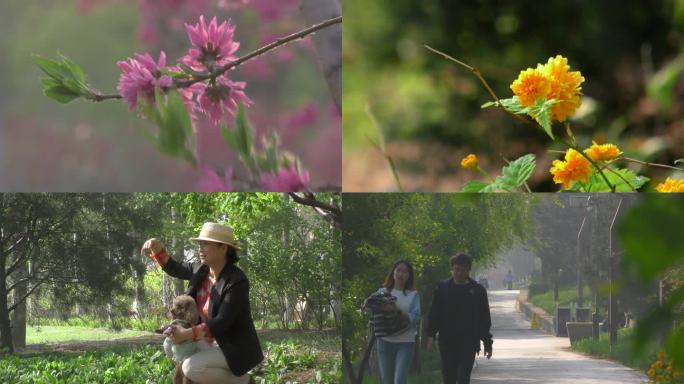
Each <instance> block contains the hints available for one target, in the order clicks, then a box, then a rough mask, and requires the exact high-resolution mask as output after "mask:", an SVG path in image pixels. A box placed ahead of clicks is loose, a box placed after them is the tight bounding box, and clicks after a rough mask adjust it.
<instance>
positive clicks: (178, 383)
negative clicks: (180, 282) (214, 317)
mask: <svg viewBox="0 0 684 384" xmlns="http://www.w3.org/2000/svg"><path fill="white" fill-rule="evenodd" d="M169 313H170V314H171V317H172V318H173V321H172V322H171V324H163V325H161V326H160V327H159V329H157V330H155V332H157V333H161V334H163V335H166V336H167V338H166V340H164V351H165V352H166V354H167V355H168V356H169V357H170V358H171V359H172V360H173V361H175V362H176V372H175V374H174V376H173V384H192V381H191V380H190V379H188V378H187V377H185V375H183V369H182V364H183V360H185V359H186V358H187V357H189V356H190V355H192V354H193V353H194V352H195V351H196V350H197V346H196V345H195V342H193V341H187V342H184V343H181V344H173V343H172V342H171V339H169V336H171V332H172V331H173V328H174V326H175V325H179V326H181V327H183V328H190V327H192V326H193V325H195V324H197V323H199V312H198V311H197V304H196V303H195V299H193V298H192V297H191V296H188V295H180V296H178V297H176V298H175V299H174V300H173V304H172V305H171V310H170V311H169Z"/></svg>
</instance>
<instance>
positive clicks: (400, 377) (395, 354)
mask: <svg viewBox="0 0 684 384" xmlns="http://www.w3.org/2000/svg"><path fill="white" fill-rule="evenodd" d="M415 344H416V343H411V342H409V343H389V342H387V341H384V340H382V339H378V362H379V363H380V376H381V377H382V383H383V384H406V380H407V378H408V371H409V368H410V367H411V362H412V361H413V348H414V347H415Z"/></svg>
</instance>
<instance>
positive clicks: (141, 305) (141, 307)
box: [133, 268, 147, 318]
mask: <svg viewBox="0 0 684 384" xmlns="http://www.w3.org/2000/svg"><path fill="white" fill-rule="evenodd" d="M133 279H134V280H135V299H134V300H133V311H134V312H135V313H136V314H137V315H138V318H143V317H145V308H146V307H147V298H146V297H145V274H143V273H138V272H137V271H136V270H135V268H133Z"/></svg>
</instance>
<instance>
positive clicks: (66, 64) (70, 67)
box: [57, 53, 85, 83]
mask: <svg viewBox="0 0 684 384" xmlns="http://www.w3.org/2000/svg"><path fill="white" fill-rule="evenodd" d="M57 56H58V57H59V58H60V61H61V63H60V64H61V65H62V67H63V68H64V69H66V70H67V72H68V73H69V74H70V76H71V77H72V79H74V80H75V81H77V82H80V83H85V73H83V69H82V68H81V67H80V66H79V65H78V64H76V63H74V62H73V61H71V60H69V58H68V57H66V56H64V55H62V54H61V53H57Z"/></svg>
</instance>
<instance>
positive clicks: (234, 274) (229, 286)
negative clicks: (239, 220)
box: [163, 258, 264, 376]
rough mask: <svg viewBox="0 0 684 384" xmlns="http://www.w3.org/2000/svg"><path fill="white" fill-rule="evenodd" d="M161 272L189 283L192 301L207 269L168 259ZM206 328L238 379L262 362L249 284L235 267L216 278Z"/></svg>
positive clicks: (230, 267)
mask: <svg viewBox="0 0 684 384" xmlns="http://www.w3.org/2000/svg"><path fill="white" fill-rule="evenodd" d="M163 270H164V272H166V273H167V274H169V275H171V276H173V277H177V278H179V279H183V280H190V283H189V285H188V291H187V294H188V295H190V296H192V297H193V298H194V299H195V300H197V290H198V289H199V288H200V287H201V285H202V281H204V279H205V278H206V277H207V275H208V274H209V267H207V266H206V265H203V264H202V263H199V262H195V263H186V262H182V263H181V262H178V261H175V260H174V259H172V258H169V260H168V262H167V263H166V265H164V267H163ZM207 326H208V327H209V330H210V331H211V333H212V335H213V336H214V338H215V339H216V342H217V343H218V345H219V348H221V351H222V352H223V356H225V358H226V362H227V363H228V367H230V370H231V372H233V374H234V375H236V376H242V375H244V374H245V373H247V372H248V371H249V370H250V369H252V368H254V367H255V366H256V365H257V364H259V363H260V362H261V361H262V360H264V354H263V352H262V351H261V345H260V344H259V338H258V337H257V333H256V329H255V328H254V321H253V320H252V313H251V311H250V306H249V281H248V280H247V276H245V273H244V272H242V270H241V269H240V268H238V267H237V266H235V265H226V266H225V267H224V268H223V270H222V271H221V273H220V274H219V276H218V279H216V283H215V285H214V288H212V290H211V295H210V297H209V313H208V318H207Z"/></svg>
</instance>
